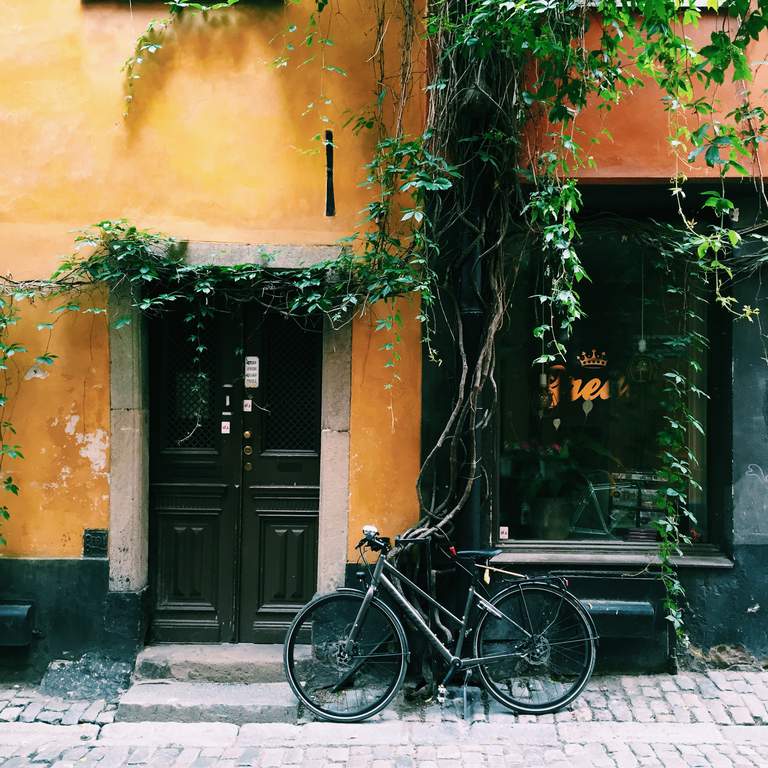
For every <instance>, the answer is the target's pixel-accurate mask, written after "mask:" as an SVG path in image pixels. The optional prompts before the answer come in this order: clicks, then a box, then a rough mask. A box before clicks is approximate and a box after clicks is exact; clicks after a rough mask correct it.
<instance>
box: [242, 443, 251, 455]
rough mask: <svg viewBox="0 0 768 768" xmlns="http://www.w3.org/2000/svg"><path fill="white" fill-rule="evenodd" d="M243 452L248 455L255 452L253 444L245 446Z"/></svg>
mask: <svg viewBox="0 0 768 768" xmlns="http://www.w3.org/2000/svg"><path fill="white" fill-rule="evenodd" d="M243 453H244V454H245V455H246V456H250V455H251V454H252V453H253V446H252V445H246V446H245V448H243Z"/></svg>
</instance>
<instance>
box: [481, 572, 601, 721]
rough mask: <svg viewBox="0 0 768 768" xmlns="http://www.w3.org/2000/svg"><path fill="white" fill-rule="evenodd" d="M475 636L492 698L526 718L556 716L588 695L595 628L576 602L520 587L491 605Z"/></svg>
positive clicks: (550, 590) (546, 589)
mask: <svg viewBox="0 0 768 768" xmlns="http://www.w3.org/2000/svg"><path fill="white" fill-rule="evenodd" d="M492 602H493V606H494V608H496V610H497V611H498V612H499V613H500V614H501V616H494V615H493V614H492V613H491V612H490V611H488V612H486V613H485V614H484V615H483V617H482V618H481V619H480V622H479V624H478V627H477V634H476V635H475V655H476V656H477V657H487V656H496V657H497V658H495V659H494V660H492V661H487V662H486V663H485V664H483V665H481V666H480V667H479V672H480V676H481V677H482V679H483V682H484V683H485V685H486V686H487V688H488V692H489V693H490V694H491V695H492V696H493V697H494V698H496V699H497V700H498V701H500V702H501V703H502V704H504V705H505V706H507V707H509V708H510V709H513V710H515V711H518V712H525V713H527V714H539V715H540V714H545V713H547V712H556V711H557V710H558V709H562V708H563V707H564V706H566V705H567V704H569V703H570V702H572V701H573V700H574V699H575V698H576V697H577V696H578V695H579V694H580V693H581V691H582V690H583V689H584V686H585V685H586V684H587V681H588V680H589V678H590V677H591V675H592V670H593V669H594V667H595V656H596V640H597V638H596V637H595V633H594V631H593V629H592V623H591V622H590V620H589V618H588V617H587V614H586V611H585V610H584V608H583V607H582V605H581V603H579V601H578V600H576V598H574V597H573V596H572V595H570V594H569V593H568V592H565V591H563V590H560V589H555V588H554V587H551V586H549V585H547V584H520V585H517V586H514V587H512V588H510V589H508V590H505V591H504V592H502V593H500V594H499V595H497V596H496V598H495V599H494V600H493V601H492Z"/></svg>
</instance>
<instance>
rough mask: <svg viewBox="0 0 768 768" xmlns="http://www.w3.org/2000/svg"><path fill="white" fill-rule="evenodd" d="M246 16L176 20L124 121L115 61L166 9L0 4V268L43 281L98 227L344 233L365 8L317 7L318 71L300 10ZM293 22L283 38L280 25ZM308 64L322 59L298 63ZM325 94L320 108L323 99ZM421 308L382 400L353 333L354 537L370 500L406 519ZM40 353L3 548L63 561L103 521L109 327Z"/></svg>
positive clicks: (371, 339)
mask: <svg viewBox="0 0 768 768" xmlns="http://www.w3.org/2000/svg"><path fill="white" fill-rule="evenodd" d="M243 5H244V7H242V8H237V9H234V10H231V11H227V12H226V13H218V14H216V13H214V14H212V15H211V16H210V20H209V21H208V22H204V21H203V19H202V18H200V17H199V16H198V17H195V16H190V17H189V18H187V19H185V20H183V21H182V22H181V23H179V24H178V25H177V27H176V28H175V29H174V31H173V32H172V34H171V35H170V36H169V38H168V39H167V40H166V41H165V44H164V47H163V48H162V50H160V51H159V52H158V53H156V54H155V57H154V58H150V60H149V61H148V62H147V64H146V65H145V66H144V67H143V70H142V79H141V80H140V81H137V83H136V87H135V101H134V105H133V108H132V109H131V111H130V114H129V116H128V118H127V119H125V120H124V119H123V116H122V113H123V108H124V75H123V73H122V72H121V67H122V65H123V62H124V61H125V59H126V58H127V57H128V56H129V55H130V54H131V53H132V52H133V48H134V45H135V41H136V38H137V37H138V35H139V34H140V33H141V32H142V31H143V30H144V28H145V26H146V24H147V22H148V21H149V20H151V19H153V18H158V17H160V16H162V15H163V14H164V12H165V10H166V9H165V7H164V6H162V5H160V4H157V5H154V4H152V5H148V4H144V3H142V4H134V5H133V8H130V7H129V4H128V3H122V2H121V3H110V2H92V3H81V2H80V0H30V2H24V3H17V2H10V1H8V2H0V8H2V11H3V16H4V18H5V22H6V23H5V24H4V26H3V29H2V30H0V60H1V62H2V67H3V70H4V76H3V78H2V81H1V82H0V105H2V112H1V113H0V133H1V134H2V142H0V164H1V165H2V167H3V169H4V183H3V185H2V189H0V272H2V273H4V274H8V273H11V274H12V275H13V277H14V278H16V279H29V278H39V277H46V276H48V275H49V274H50V273H51V272H52V271H53V269H54V268H55V267H56V266H57V264H58V263H59V260H60V258H61V256H62V255H65V254H68V253H70V252H71V250H72V244H73V231H74V230H77V229H80V228H82V227H84V226H87V225H89V224H91V223H93V222H95V221H99V220H101V219H107V218H126V219H128V220H130V221H131V222H132V223H135V224H137V225H138V226H140V227H142V228H146V229H150V230H156V231H161V232H165V233H167V234H170V235H172V236H174V237H177V238H180V239H189V240H205V241H222V242H238V243H260V244H261V243H263V244H305V245H316V244H333V243H335V242H336V241H337V240H338V239H339V238H340V237H342V236H345V235H348V234H349V233H350V232H351V231H353V230H354V228H355V226H356V224H357V223H358V221H359V220H360V211H361V209H362V208H363V207H364V205H365V203H366V202H367V200H368V196H369V193H368V191H367V190H365V189H363V188H361V187H360V182H361V180H362V179H364V178H365V170H364V168H363V166H364V164H365V163H366V162H367V161H368V159H369V158H370V156H371V154H372V151H373V142H374V140H375V139H374V136H373V135H372V134H371V133H365V132H363V133H362V134H360V135H359V136H355V135H353V133H352V131H351V129H350V128H344V127H343V123H344V122H345V121H346V120H347V118H348V116H349V114H350V113H351V112H355V111H359V110H360V109H361V108H363V107H364V106H365V105H367V104H370V103H372V101H373V99H374V97H375V94H376V92H377V85H376V82H375V80H374V71H373V67H372V64H371V63H370V62H369V58H370V56H371V52H372V50H373V48H374V46H375V34H374V31H373V29H372V24H373V19H374V11H373V8H374V6H373V4H372V3H367V2H364V3H348V2H343V3H342V4H341V7H339V8H336V9H334V10H335V11H340V12H333V13H328V12H326V13H325V14H323V16H322V17H321V25H320V31H319V34H320V35H323V36H327V37H330V38H332V39H333V41H334V43H335V44H334V45H333V46H332V47H328V48H327V49H326V51H325V54H324V56H325V59H324V60H323V59H322V56H321V54H322V52H321V51H320V50H319V48H318V46H317V44H315V45H314V46H313V48H312V50H311V51H310V50H309V49H306V48H302V47H300V46H299V45H298V43H299V41H300V40H301V39H302V38H303V35H304V31H305V30H306V27H307V19H308V16H309V11H310V9H311V8H313V7H314V3H310V2H308V3H302V4H300V5H294V4H291V3H288V4H286V5H285V6H283V5H267V6H255V7H254V6H251V7H248V6H247V5H246V4H243ZM393 7H394V6H393ZM292 25H295V26H296V32H294V33H289V32H288V29H289V28H290V27H291V26H292ZM397 26H398V20H397V18H393V19H392V23H391V24H390V29H389V32H388V35H387V38H386V40H385V43H384V45H385V49H386V50H387V51H390V50H391V56H389V60H390V62H391V65H392V66H393V67H396V66H397V65H398V64H399V60H400V54H399V51H398V50H397V49H396V46H397V43H398V35H397ZM284 35H285V40H286V41H290V42H293V43H294V44H296V51H295V52H294V53H293V54H292V58H291V61H290V62H289V64H288V66H286V67H282V68H275V67H274V66H272V65H271V63H270V62H272V61H273V59H275V57H276V56H278V55H280V54H281V53H282V52H283V36H284ZM311 53H314V54H315V55H316V59H315V60H314V61H312V62H310V63H306V64H303V65H302V66H300V67H299V66H298V65H299V64H302V62H303V61H304V60H305V59H307V58H308V57H309V55H310V54H311ZM323 64H326V65H330V66H333V67H338V68H341V69H343V70H345V71H346V72H347V73H348V74H347V76H346V77H345V76H342V75H339V74H337V73H334V72H332V71H329V70H327V69H323ZM321 94H324V95H325V96H326V97H327V98H329V99H330V100H331V103H330V104H326V105H323V104H321V103H320V96H321ZM312 103H314V104H315V108H314V109H310V110H308V105H309V104H312ZM413 103H414V108H413V111H412V113H411V115H410V118H409V119H410V120H411V122H412V124H413V126H414V130H417V131H418V130H419V125H420V121H421V108H420V106H419V105H420V100H419V99H415V100H414V102H413ZM304 113H305V114H304ZM321 115H326V116H327V117H328V119H329V120H330V122H328V123H326V122H324V121H323V120H322V119H321ZM329 128H330V129H332V130H333V131H334V143H335V145H336V150H335V198H336V211H337V214H336V216H335V217H333V218H329V217H326V216H325V158H324V153H323V152H322V151H320V150H321V149H322V146H321V145H320V144H319V143H318V142H317V141H313V140H312V137H313V136H314V135H315V134H317V133H320V132H322V131H324V130H325V129H329ZM415 314H416V312H415V310H414V311H413V312H410V313H408V312H407V311H406V312H405V316H406V317H405V319H406V328H405V330H404V333H403V336H404V341H403V344H402V355H403V361H402V363H401V364H400V365H399V366H398V370H399V373H400V375H401V377H402V382H401V383H400V384H398V385H397V387H396V389H395V390H394V394H392V395H391V396H390V393H389V392H388V391H386V390H385V389H384V386H383V385H384V381H385V378H386V375H387V373H388V370H389V369H384V368H383V363H384V359H383V357H382V354H381V353H380V352H378V351H377V347H378V346H381V344H382V343H383V342H382V341H381V340H380V338H378V337H379V336H380V335H381V334H376V333H375V332H373V331H372V330H371V327H370V324H369V322H368V321H367V320H359V321H356V322H355V325H354V342H353V343H354V348H355V355H356V358H355V364H354V366H355V371H354V389H353V393H352V422H353V424H354V425H355V428H354V430H353V433H352V437H351V442H352V445H351V453H352V456H353V467H352V488H351V496H352V500H353V510H352V513H351V514H352V517H353V526H352V527H354V526H358V518H361V519H362V517H365V514H364V513H363V512H362V511H358V505H359V507H360V508H371V511H373V509H372V508H373V507H374V506H375V501H376V499H377V498H380V495H381V494H385V497H386V499H387V504H386V508H385V509H384V510H383V512H385V513H386V515H387V519H388V520H389V519H392V520H393V521H397V524H400V523H401V522H405V521H408V520H409V519H412V518H413V517H414V516H415V515H416V513H417V505H416V502H415V494H414V491H413V479H414V478H415V475H416V472H417V471H418V464H419V440H418V435H419V426H418V425H419V422H420V369H421V358H420V346H419V332H420V329H419V323H418V322H417V321H416V320H415V319H413V315H415ZM48 320H50V317H49V316H48V314H47V312H46V310H45V309H44V307H42V306H37V307H35V309H34V310H32V311H30V310H28V309H26V310H25V311H24V321H23V322H22V323H21V324H20V325H19V326H18V330H14V331H13V332H12V334H13V338H14V339H19V340H20V341H23V342H24V343H25V344H26V345H27V346H28V347H29V349H30V354H29V355H19V356H17V358H16V359H17V360H18V361H19V366H18V371H14V372H12V373H13V375H14V376H16V379H14V385H13V386H14V387H15V385H16V382H17V381H18V376H19V375H20V376H21V378H22V379H23V376H24V374H25V372H26V371H27V370H28V369H29V368H30V367H31V366H32V362H33V357H34V355H35V354H37V353H39V352H38V350H39V348H40V344H41V342H42V341H43V340H44V339H43V337H44V334H42V333H40V332H38V331H37V330H36V325H37V323H39V322H46V321H48ZM51 351H52V352H54V353H55V354H58V355H59V359H58V360H57V361H56V363H55V364H54V365H53V366H52V367H51V369H50V371H49V372H48V373H49V375H48V378H47V379H45V380H42V379H37V378H33V379H31V380H29V381H22V384H21V387H20V389H19V394H18V396H15V395H13V391H14V390H13V387H12V390H11V394H12V397H11V402H12V403H13V405H12V413H11V415H12V417H13V420H14V421H15V423H16V425H17V427H18V442H19V444H20V445H21V446H22V448H23V450H24V453H25V456H26V459H24V460H17V461H16V463H15V465H14V466H13V467H12V469H13V470H14V473H15V475H16V476H17V477H18V479H19V481H20V485H21V489H22V490H21V495H20V496H19V497H18V499H16V498H13V497H9V506H10V507H11V511H12V518H11V520H10V521H9V522H7V523H6V524H5V525H4V527H3V531H4V535H5V538H6V539H7V540H8V546H7V547H6V548H4V550H3V552H2V554H1V555H0V556H30V557H77V556H79V555H80V554H81V552H82V533H83V529H84V528H105V527H108V515H109V511H108V510H109V506H108V493H109V486H108V473H109V349H108V334H107V327H106V323H105V320H104V318H103V316H93V315H86V316H78V317H75V316H74V315H69V314H67V315H66V316H63V317H62V318H61V320H60V322H59V323H58V325H57V328H56V330H55V332H54V337H53V342H52V346H51ZM358 355H359V356H360V359H359V360H358V359H357V356H358ZM393 403H394V423H395V427H394V429H393V428H392V426H391V418H393V417H392V416H391V411H390V406H391V405H392V404H393ZM383 468H386V470H387V471H386V472H382V469H383ZM385 475H386V476H388V478H389V479H388V481H387V482H384V481H383V479H382V478H383V477H384V476H385ZM358 527H359V526H358Z"/></svg>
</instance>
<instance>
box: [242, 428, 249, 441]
mask: <svg viewBox="0 0 768 768" xmlns="http://www.w3.org/2000/svg"><path fill="white" fill-rule="evenodd" d="M243 437H244V438H245V439H246V440H250V439H251V430H250V429H246V430H245V432H243Z"/></svg>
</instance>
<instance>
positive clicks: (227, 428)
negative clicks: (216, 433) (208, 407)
mask: <svg viewBox="0 0 768 768" xmlns="http://www.w3.org/2000/svg"><path fill="white" fill-rule="evenodd" d="M229 431H230V423H229V422H228V421H222V422H221V434H222V435H228V434H229Z"/></svg>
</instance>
